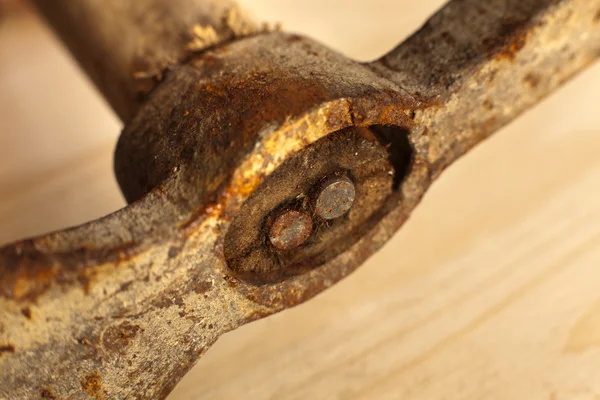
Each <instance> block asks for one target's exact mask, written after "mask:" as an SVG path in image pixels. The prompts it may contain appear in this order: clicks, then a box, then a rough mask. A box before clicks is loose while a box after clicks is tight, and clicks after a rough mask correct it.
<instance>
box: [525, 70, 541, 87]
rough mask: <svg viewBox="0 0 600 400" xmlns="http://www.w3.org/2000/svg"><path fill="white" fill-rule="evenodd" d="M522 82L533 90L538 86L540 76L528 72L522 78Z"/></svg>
mask: <svg viewBox="0 0 600 400" xmlns="http://www.w3.org/2000/svg"><path fill="white" fill-rule="evenodd" d="M523 83H525V84H526V85H527V86H529V87H530V88H532V89H533V90H535V89H537V88H538V86H539V84H540V77H539V76H537V75H535V74H532V73H528V74H527V75H525V77H524V78H523Z"/></svg>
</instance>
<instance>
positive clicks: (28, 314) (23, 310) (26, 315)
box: [21, 307, 32, 319]
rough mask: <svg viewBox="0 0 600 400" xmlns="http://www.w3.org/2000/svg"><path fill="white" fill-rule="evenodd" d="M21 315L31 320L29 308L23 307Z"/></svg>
mask: <svg viewBox="0 0 600 400" xmlns="http://www.w3.org/2000/svg"><path fill="white" fill-rule="evenodd" d="M21 314H23V315H24V316H25V318H27V319H31V318H32V315H31V308H29V307H23V308H22V309H21Z"/></svg>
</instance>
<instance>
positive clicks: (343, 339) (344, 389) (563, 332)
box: [0, 0, 600, 400]
mask: <svg viewBox="0 0 600 400" xmlns="http://www.w3.org/2000/svg"><path fill="white" fill-rule="evenodd" d="M244 4H245V6H246V7H247V8H249V9H251V10H252V11H254V12H255V14H256V15H258V16H259V17H260V18H262V19H265V20H270V21H273V20H280V21H282V22H283V24H284V28H286V29H288V30H292V31H300V32H303V33H307V34H309V35H311V36H313V37H315V38H318V39H320V40H321V41H323V42H325V43H327V44H329V45H330V46H332V47H334V48H338V49H341V50H342V51H344V52H345V53H346V54H348V55H350V56H353V57H357V58H361V59H372V58H375V57H377V56H378V55H380V54H382V53H383V52H385V51H386V50H388V49H389V48H391V47H392V46H393V45H394V44H396V43H397V42H398V41H400V40H401V39H402V38H403V37H405V36H406V35H407V34H409V33H410V32H412V31H413V30H414V29H416V28H417V27H418V25H419V24H420V23H421V22H422V21H423V20H424V19H425V18H426V17H427V16H428V15H429V14H431V13H432V12H433V11H434V10H435V9H436V8H437V7H439V6H440V5H441V1H433V0H427V1H422V2H418V3H417V2H413V1H410V0H397V1H391V0H376V1H370V2H367V1H362V0H360V1H359V0H353V1H349V0H347V1H343V0H327V1H316V0H307V1H303V2H297V1H287V0H286V1H276V0H247V1H245V2H244ZM599 104H600V65H596V66H594V67H593V68H592V69H591V70H588V71H587V72H585V73H584V74H583V75H581V76H580V77H578V78H576V79H575V80H574V81H572V82H570V83H569V84H568V85H567V86H566V87H565V88H564V89H562V90H561V91H560V92H558V93H557V94H556V95H554V96H552V97H551V98H549V99H548V100H546V101H545V102H543V103H542V104H540V105H539V106H538V107H536V108H535V109H534V110H533V111H532V112H529V113H528V114H526V115H525V116H524V117H523V118H521V119H519V120H518V121H516V122H515V123H513V124H512V125H511V126H509V127H508V128H506V129H504V130H503V131H502V132H499V133H498V134H497V135H495V136H493V137H492V138H491V139H489V140H488V141H486V142H485V143H484V144H482V145H480V146H479V147H478V148H477V149H475V150H474V151H473V152H472V153H470V154H469V155H467V156H466V157H465V158H464V159H463V160H461V161H459V162H458V163H457V164H455V165H454V166H452V167H451V168H450V169H449V170H448V171H447V172H446V173H444V174H443V175H442V177H441V178H440V180H439V181H438V182H436V184H434V186H433V188H432V189H431V191H430V192H429V193H428V195H427V196H426V198H425V200H424V201H423V203H422V204H421V205H420V206H419V208H418V209H417V211H416V212H415V214H414V215H413V216H412V218H411V220H410V221H409V222H408V223H407V224H406V225H405V226H404V227H403V228H402V230H401V231H400V232H399V233H398V234H397V235H396V236H395V238H394V239H393V240H392V241H390V242H389V243H388V244H387V245H386V246H385V248H384V249H383V250H382V251H381V252H379V253H378V254H376V255H375V256H374V257H373V258H372V259H371V260H370V261H369V262H368V263H367V264H365V265H364V266H362V267H361V268H360V269H359V270H358V271H357V272H356V273H354V274H353V275H352V276H351V277H350V278H348V279H346V280H345V281H343V282H341V283H340V284H338V285H337V286H335V287H334V288H332V289H330V290H328V291H326V292H325V293H323V294H322V295H320V296H319V297H317V298H316V299H314V300H312V301H310V302H308V303H306V304H304V305H302V306H300V307H297V308H295V309H292V310H288V311H286V312H285V313H282V314H279V315H276V316H274V317H271V318H268V319H265V320H262V321H258V322H255V323H252V324H250V325H248V326H245V327H242V328H241V329H238V330H236V331H234V332H231V333H229V334H227V335H225V336H224V337H223V338H221V339H220V340H219V342H217V344H216V345H215V346H214V347H212V348H211V349H210V350H209V351H208V353H207V354H206V355H205V356H204V358H203V359H202V360H201V361H200V362H199V363H198V365H197V366H196V367H195V368H194V370H193V371H192V372H191V373H190V374H188V376H186V378H185V379H184V380H183V381H182V382H181V383H180V384H179V385H178V386H177V388H176V389H175V391H174V392H173V393H172V394H171V396H170V397H169V400H183V399H473V400H474V399H527V400H529V399H532V400H535V399H547V400H592V399H593V400H598V399H600V157H598V154H599V153H600V113H599V112H598V110H599V109H600V107H599ZM119 129H120V128H119V124H118V123H117V120H116V118H115V117H114V115H112V114H111V113H110V111H109V109H108V108H107V107H106V105H105V104H104V103H103V102H102V100H100V99H99V97H98V96H97V94H96V93H95V91H94V90H93V88H92V87H91V86H90V84H89V83H88V82H87V81H86V80H85V78H83V76H82V74H81V73H80V72H79V71H78V70H77V68H76V67H75V66H74V64H73V62H72V61H71V60H70V59H69V57H68V56H67V55H66V53H65V51H64V50H62V49H61V48H60V47H59V46H58V45H57V43H56V41H55V39H53V38H52V36H50V34H49V33H48V31H47V30H46V29H45V28H43V27H42V26H41V25H40V23H39V21H38V20H37V19H35V18H33V17H30V16H29V17H20V18H15V17H12V16H11V18H10V19H9V18H5V19H2V20H0V242H1V243H5V242H8V241H11V240H15V239H18V238H21V237H24V236H27V235H32V234H36V233H42V232H45V231H48V230H51V229H58V228H63V227H65V226H68V225H72V224H75V223H79V222H83V221H85V220H87V219H92V218H97V217H99V216H101V215H103V214H106V213H108V212H110V211H113V210H115V209H117V208H119V207H121V206H122V205H123V204H124V202H123V200H122V198H121V196H120V194H119V192H118V188H117V186H116V183H115V181H114V178H113V174H112V169H111V164H112V149H113V147H114V143H115V140H116V137H117V136H118V133H119Z"/></svg>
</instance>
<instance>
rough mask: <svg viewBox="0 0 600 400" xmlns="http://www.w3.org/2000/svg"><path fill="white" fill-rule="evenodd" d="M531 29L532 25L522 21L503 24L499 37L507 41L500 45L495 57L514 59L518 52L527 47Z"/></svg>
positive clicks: (498, 58)
mask: <svg viewBox="0 0 600 400" xmlns="http://www.w3.org/2000/svg"><path fill="white" fill-rule="evenodd" d="M531 29H532V28H531V27H528V26H527V25H526V24H523V23H520V22H517V23H506V24H503V25H502V27H501V29H500V35H499V36H498V38H500V39H505V40H506V42H505V43H503V44H502V45H501V46H500V49H499V51H498V52H497V53H496V56H495V57H494V59H495V60H502V59H505V60H508V61H514V59H515V56H516V55H517V53H518V52H519V51H520V50H521V49H522V48H523V47H525V44H526V43H527V37H528V36H529V32H530V30H531ZM494 39H496V38H494Z"/></svg>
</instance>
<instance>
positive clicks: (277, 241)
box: [269, 210, 313, 250]
mask: <svg viewBox="0 0 600 400" xmlns="http://www.w3.org/2000/svg"><path fill="white" fill-rule="evenodd" d="M312 229H313V224H312V219H311V218H310V216H309V215H308V214H305V213H303V212H300V211H295V210H289V211H285V212H283V213H282V214H280V215H279V216H277V217H276V218H275V220H274V221H273V224H272V225H271V228H270V230H269V240H270V241H271V244H272V245H273V247H275V248H277V249H279V250H292V249H295V248H296V247H298V246H300V245H301V244H302V243H304V242H306V239H308V237H309V236H310V234H311V233H312Z"/></svg>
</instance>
